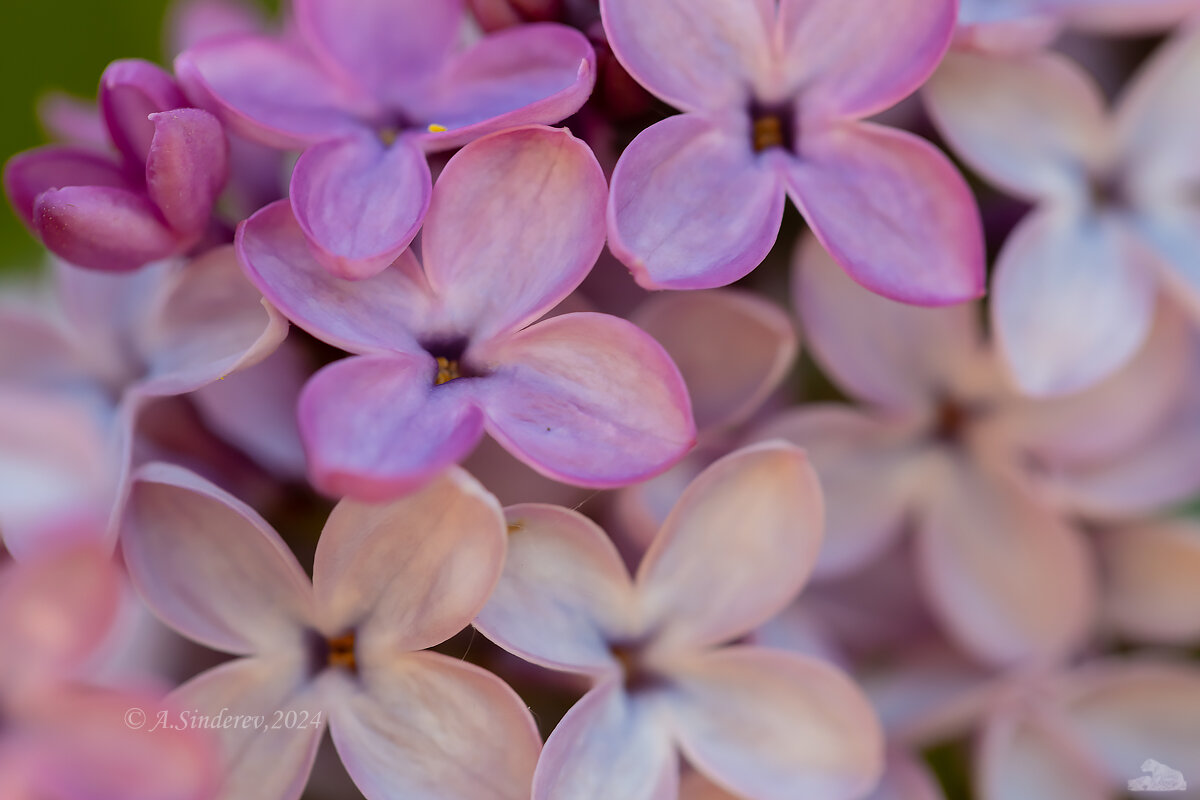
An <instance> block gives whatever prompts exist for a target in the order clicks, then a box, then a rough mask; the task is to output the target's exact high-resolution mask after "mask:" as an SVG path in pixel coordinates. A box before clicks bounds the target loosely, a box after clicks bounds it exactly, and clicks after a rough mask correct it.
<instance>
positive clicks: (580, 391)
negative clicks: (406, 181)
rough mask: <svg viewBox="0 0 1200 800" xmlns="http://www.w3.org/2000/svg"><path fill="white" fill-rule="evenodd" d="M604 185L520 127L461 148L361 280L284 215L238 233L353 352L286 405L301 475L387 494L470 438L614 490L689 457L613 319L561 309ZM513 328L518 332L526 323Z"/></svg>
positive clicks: (593, 240) (636, 345)
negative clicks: (337, 273)
mask: <svg viewBox="0 0 1200 800" xmlns="http://www.w3.org/2000/svg"><path fill="white" fill-rule="evenodd" d="M604 198H605V187H604V176H603V174H602V173H601V172H600V167H599V166H598V165H597V164H596V161H595V158H594V157H593V156H592V154H591V151H590V150H588V149H587V146H586V145H584V144H583V143H582V142H579V141H578V140H576V139H574V138H573V137H572V136H571V135H570V134H569V133H567V132H566V131H562V130H554V129H551V128H541V127H527V128H521V129H517V130H514V131H511V132H506V133H501V134H496V135H494V136H490V137H487V138H485V139H483V140H480V141H478V142H475V143H473V144H470V145H468V146H467V147H465V148H463V150H462V151H461V152H460V153H459V154H457V155H456V156H455V157H454V158H453V159H451V161H450V163H449V164H447V166H446V168H445V170H444V171H443V172H442V175H441V178H440V179H439V181H438V184H437V188H436V189H435V190H434V197H433V203H432V205H431V207H430V210H429V216H428V220H427V222H426V224H425V230H424V234H423V238H422V254H423V261H424V267H423V268H422V266H421V264H420V263H418V261H417V259H416V257H415V256H414V255H413V254H412V253H411V252H408V253H405V254H404V255H402V256H401V257H400V258H399V259H398V260H397V261H396V263H395V264H393V265H392V266H391V267H389V268H388V269H387V270H385V271H384V272H382V273H380V274H379V275H377V276H375V277H374V278H371V279H368V280H362V281H346V280H342V279H339V278H336V277H334V276H332V275H330V274H329V273H328V272H327V271H325V270H323V269H322V268H321V267H320V265H319V264H318V263H317V262H316V260H315V259H314V258H313V256H312V254H311V253H310V251H309V249H308V247H307V246H306V244H305V241H304V237H303V235H302V233H301V231H300V226H299V224H298V223H297V222H296V219H295V218H294V217H293V216H292V213H291V210H290V209H289V208H288V206H287V204H285V203H280V204H275V205H273V206H269V207H267V208H266V209H264V210H263V211H261V212H259V213H258V214H257V215H255V216H254V217H252V218H251V219H250V220H249V221H247V222H246V224H245V225H244V226H243V227H242V229H241V230H240V232H239V236H238V242H239V248H240V250H239V252H240V254H241V257H242V261H243V264H244V265H245V267H246V269H247V272H248V274H249V275H250V277H251V279H252V280H253V281H254V282H255V283H256V284H257V285H258V286H259V287H260V288H261V289H262V291H263V293H264V294H265V295H266V296H267V297H268V298H270V300H271V302H272V303H273V304H275V305H276V306H277V307H278V308H279V309H280V310H281V311H282V312H283V313H284V314H286V315H287V316H288V317H289V318H290V319H291V320H292V321H294V322H295V323H296V324H297V325H299V326H300V327H302V328H304V329H305V330H307V331H309V332H310V333H312V334H313V335H314V336H317V337H318V338H320V339H323V340H325V341H327V342H329V343H331V344H334V345H336V346H338V347H341V348H343V349H345V350H349V351H351V352H353V353H357V354H358V355H356V356H355V357H353V358H348V359H345V360H342V361H338V362H336V363H334V364H332V365H330V366H328V367H326V368H325V369H323V370H321V371H320V372H318V373H317V375H316V376H315V377H314V378H313V379H312V380H311V381H310V382H309V384H308V386H307V387H306V388H305V391H304V393H303V395H302V396H301V398H300V407H299V415H300V426H301V432H302V435H303V437H304V442H305V447H306V450H307V452H308V457H309V468H310V473H311V476H312V480H313V482H314V484H315V485H317V487H318V488H320V489H322V490H323V491H326V492H329V493H332V494H339V495H340V494H349V495H352V496H355V497H358V498H361V499H376V500H378V499H382V498H387V497H392V496H395V495H397V494H400V493H402V492H404V491H408V490H410V489H412V488H413V487H414V486H416V485H419V484H420V483H422V482H424V481H425V480H428V478H429V477H430V476H431V475H433V474H435V473H437V472H438V471H440V470H441V469H443V468H444V467H445V466H446V465H448V464H451V463H454V462H456V461H458V460H459V459H461V458H463V457H464V456H466V455H467V454H468V453H470V451H471V450H472V448H474V447H475V445H476V444H477V443H478V442H479V440H480V438H481V437H482V435H483V431H484V429H485V428H486V429H487V431H488V432H489V433H490V434H491V435H492V436H493V437H495V438H496V439H498V440H499V441H500V443H501V444H503V445H504V446H505V447H506V449H508V450H509V451H510V452H512V453H513V454H514V455H516V456H517V457H518V458H520V459H521V460H523V461H525V462H526V463H527V464H529V465H530V466H532V467H534V468H535V469H537V470H538V471H540V472H542V473H544V474H546V475H549V476H551V477H553V478H556V479H558V480H562V481H565V482H568V483H578V484H582V485H590V486H615V485H620V484H624V483H628V482H630V481H635V480H639V479H642V478H645V477H647V476H649V475H652V474H655V473H657V472H659V471H661V470H663V469H665V468H666V467H668V466H669V465H670V464H671V463H673V462H674V461H676V460H678V459H679V457H680V456H682V455H683V453H684V452H686V451H687V450H688V448H690V447H691V445H692V443H693V440H694V436H695V428H694V425H693V422H692V416H691V412H690V408H689V405H688V400H687V394H686V389H685V387H684V385H683V381H682V379H681V378H680V376H679V372H678V370H677V369H676V368H675V366H674V365H673V364H672V363H671V360H670V358H669V357H668V356H667V355H666V353H664V352H663V350H662V348H661V347H660V346H659V345H658V344H657V343H656V342H654V340H653V339H651V338H650V337H649V336H647V335H646V334H645V333H643V332H642V331H640V330H639V329H638V328H636V327H635V326H633V325H631V324H630V323H628V322H626V321H624V320H622V319H618V318H616V317H610V316H606V315H603V314H591V313H576V314H563V315H561V316H557V317H553V318H551V319H547V320H544V321H542V322H539V323H536V324H533V325H530V323H531V322H533V321H534V320H536V319H538V318H539V317H541V316H542V315H544V314H545V313H546V312H547V311H548V310H550V309H551V308H552V307H553V306H554V305H556V304H557V303H558V302H559V301H560V300H562V299H563V298H564V297H566V296H567V295H568V294H569V293H570V292H571V290H572V289H574V288H575V287H576V286H577V285H578V284H579V282H580V281H581V280H583V278H584V276H585V275H586V274H587V272H588V270H589V269H590V268H591V266H592V264H593V263H595V260H596V256H597V254H598V253H599V252H600V248H601V246H602V245H603V241H604V221H603V207H604ZM527 326H528V327H527Z"/></svg>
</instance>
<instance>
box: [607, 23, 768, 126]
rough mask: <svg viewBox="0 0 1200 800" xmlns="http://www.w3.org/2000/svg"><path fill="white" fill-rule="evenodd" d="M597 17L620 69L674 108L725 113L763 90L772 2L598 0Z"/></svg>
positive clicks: (766, 79)
mask: <svg viewBox="0 0 1200 800" xmlns="http://www.w3.org/2000/svg"><path fill="white" fill-rule="evenodd" d="M600 11H601V14H602V15H603V17H604V31H605V33H606V34H607V36H608V42H609V45H610V46H611V47H612V49H613V52H614V53H615V54H616V56H617V58H618V59H619V60H620V62H621V64H622V66H624V67H625V69H626V70H628V71H629V74H630V75H632V76H633V77H634V78H635V79H636V80H637V81H638V82H639V83H640V84H642V85H643V86H645V87H646V88H647V89H649V90H650V91H651V92H652V93H654V94H656V95H658V96H659V97H660V98H662V99H663V100H666V101H667V102H668V103H670V104H671V105H673V106H675V107H676V108H679V109H682V110H684V111H695V110H699V109H705V110H712V109H721V108H728V107H730V106H734V105H738V104H740V103H742V102H745V101H749V100H750V96H751V93H752V92H754V90H755V89H765V88H768V87H767V85H766V84H767V81H768V77H769V75H770V70H771V67H772V63H771V61H772V53H771V51H772V47H771V27H772V23H773V18H774V15H775V9H774V7H773V4H772V3H771V2H770V0H748V1H747V2H739V3H730V2H726V1H725V0H688V1H687V2H681V0H601V2H600Z"/></svg>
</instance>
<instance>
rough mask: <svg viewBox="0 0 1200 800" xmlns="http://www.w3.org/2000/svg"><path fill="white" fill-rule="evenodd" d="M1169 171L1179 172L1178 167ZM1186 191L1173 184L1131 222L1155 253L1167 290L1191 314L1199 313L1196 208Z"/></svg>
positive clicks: (1198, 220) (1199, 220)
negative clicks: (1173, 186) (1169, 189)
mask: <svg viewBox="0 0 1200 800" xmlns="http://www.w3.org/2000/svg"><path fill="white" fill-rule="evenodd" d="M1173 169H1175V170H1178V167H1177V165H1173ZM1171 174H1172V176H1176V177H1178V176H1180V172H1179V171H1174V172H1172V173H1171ZM1197 177H1198V178H1200V174H1198V176H1197ZM1189 191H1190V190H1189V189H1187V188H1186V186H1185V187H1183V188H1173V189H1172V190H1171V191H1170V192H1168V193H1164V195H1163V196H1162V197H1161V198H1156V199H1155V200H1153V201H1151V204H1150V205H1148V206H1146V207H1145V208H1143V209H1141V210H1140V211H1138V212H1137V213H1136V214H1135V215H1134V216H1133V217H1132V222H1133V226H1134V231H1135V232H1136V234H1137V235H1138V238H1139V239H1140V240H1141V241H1142V242H1144V243H1145V244H1146V245H1148V246H1149V247H1151V248H1152V249H1153V251H1154V253H1155V254H1156V255H1157V256H1158V263H1157V264H1156V266H1157V267H1158V268H1159V270H1160V272H1159V274H1160V275H1161V276H1162V278H1163V279H1164V283H1165V286H1166V288H1167V290H1168V291H1169V292H1170V293H1171V295H1172V296H1173V297H1174V298H1176V299H1177V300H1178V301H1179V303H1180V304H1181V305H1182V306H1183V307H1184V308H1186V309H1187V310H1188V312H1189V313H1190V314H1191V315H1192V316H1193V318H1195V317H1198V316H1200V249H1198V248H1200V236H1198V235H1197V230H1198V229H1200V212H1198V211H1197V209H1196V208H1195V206H1194V204H1193V203H1192V202H1191V199H1190V197H1189V195H1188V192H1189Z"/></svg>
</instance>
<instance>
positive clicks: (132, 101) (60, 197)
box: [4, 60, 228, 271]
mask: <svg viewBox="0 0 1200 800" xmlns="http://www.w3.org/2000/svg"><path fill="white" fill-rule="evenodd" d="M99 104H100V111H101V115H102V117H103V119H104V124H105V127H106V128H107V131H108V136H109V138H110V140H111V141H112V144H113V146H114V147H115V148H116V151H117V153H116V154H115V155H109V154H106V153H100V152H97V151H96V150H95V149H94V148H91V147H86V146H82V147H81V146H78V145H50V146H47V147H39V148H37V149H34V150H30V151H28V152H25V153H21V154H19V155H16V156H14V157H13V158H12V159H10V160H9V162H8V163H7V164H6V165H5V167H4V189H5V192H7V194H8V198H9V200H10V201H11V202H12V204H13V208H14V209H15V210H16V212H17V215H18V216H19V217H20V218H21V219H22V220H23V221H24V222H25V224H26V225H28V226H29V227H30V229H31V230H33V231H34V232H35V233H36V234H37V235H38V237H39V238H40V239H41V240H42V242H43V243H44V244H45V245H46V247H48V248H49V249H50V250H51V251H53V252H54V253H55V254H57V255H59V256H60V257H62V258H63V259H65V260H67V261H69V262H71V263H72V264H75V265H77V266H81V267H88V268H91V269H98V270H106V271H126V270H133V269H137V268H138V267H141V266H143V265H145V264H147V263H149V262H151V261H157V260H160V259H163V258H167V257H168V256H174V255H180V254H183V253H186V252H187V251H188V250H190V249H191V248H193V247H194V246H195V245H196V244H198V243H199V242H200V241H201V239H202V238H203V236H204V234H205V233H206V232H207V230H208V227H209V222H210V219H211V216H212V207H213V203H214V202H216V199H217V195H219V194H220V192H221V188H222V187H223V186H224V185H225V179H226V177H227V173H228V144H227V142H226V139H225V132H224V131H223V130H222V128H221V124H220V123H219V122H218V121H217V118H216V117H214V116H213V115H211V114H209V113H208V112H207V111H202V110H200V109H197V108H188V107H187V106H188V105H189V103H188V101H187V99H186V98H185V97H184V96H183V93H182V92H181V91H180V89H179V87H178V86H177V85H176V83H175V80H174V79H173V78H172V77H171V76H170V75H168V74H167V73H166V72H164V71H163V70H161V69H160V68H158V67H156V66H155V65H153V64H151V63H149V62H146V61H138V60H125V61H116V62H113V63H112V64H111V65H109V67H108V69H106V70H105V71H104V75H103V77H101V79H100V96H99Z"/></svg>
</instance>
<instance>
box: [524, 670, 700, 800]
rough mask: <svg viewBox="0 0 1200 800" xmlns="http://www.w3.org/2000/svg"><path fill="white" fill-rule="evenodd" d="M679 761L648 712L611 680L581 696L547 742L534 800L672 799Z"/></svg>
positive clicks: (674, 792)
mask: <svg viewBox="0 0 1200 800" xmlns="http://www.w3.org/2000/svg"><path fill="white" fill-rule="evenodd" d="M678 793H679V763H678V759H677V757H676V755H675V748H674V746H673V745H672V743H671V740H670V738H669V735H668V733H667V731H665V730H664V729H663V728H662V727H661V726H660V724H659V723H658V721H657V720H655V719H654V718H653V712H652V710H651V709H650V708H649V707H648V706H647V704H644V703H638V702H637V700H636V699H635V698H631V697H630V696H629V695H627V694H626V693H625V692H624V691H623V690H622V689H621V686H620V684H619V683H618V682H617V681H615V680H613V681H607V682H605V683H602V684H600V685H599V686H597V687H595V688H594V689H592V690H591V691H590V692H588V693H587V694H585V695H584V696H583V699H582V700H580V701H579V702H578V703H576V704H575V705H574V706H573V707H572V708H571V710H570V711H568V712H567V715H566V716H565V717H563V718H562V721H561V722H559V723H558V727H556V728H555V729H554V732H553V733H551V734H550V738H549V739H547V740H546V747H545V749H544V750H543V751H542V757H541V758H540V759H539V760H538V765H537V771H536V772H535V773H534V776H533V800H611V798H615V797H620V798H621V800H675V798H676V797H677V796H678Z"/></svg>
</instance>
